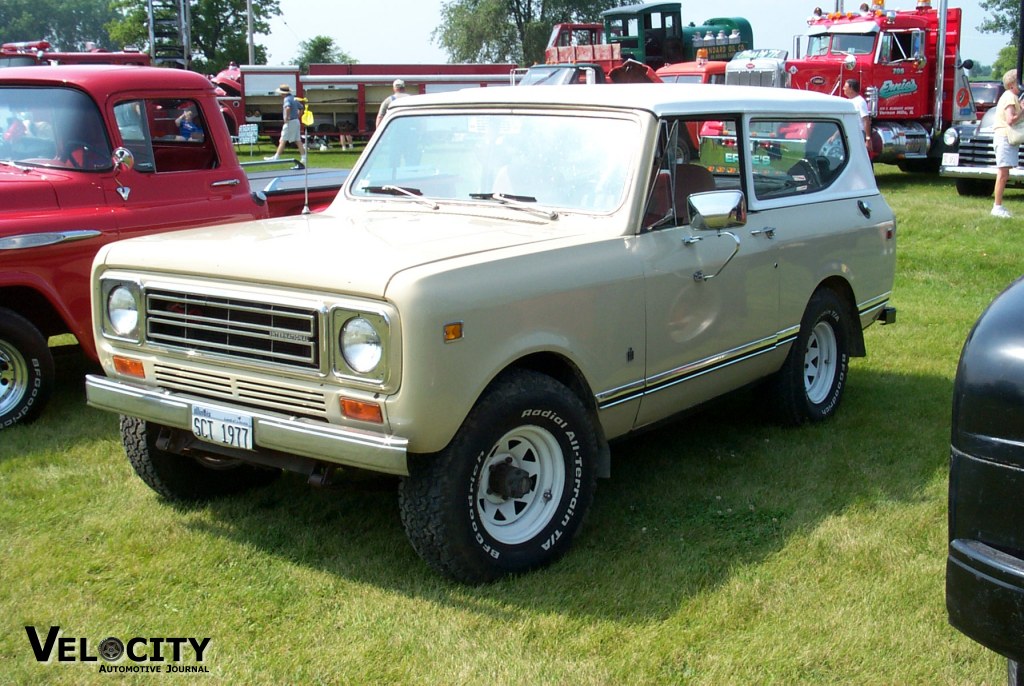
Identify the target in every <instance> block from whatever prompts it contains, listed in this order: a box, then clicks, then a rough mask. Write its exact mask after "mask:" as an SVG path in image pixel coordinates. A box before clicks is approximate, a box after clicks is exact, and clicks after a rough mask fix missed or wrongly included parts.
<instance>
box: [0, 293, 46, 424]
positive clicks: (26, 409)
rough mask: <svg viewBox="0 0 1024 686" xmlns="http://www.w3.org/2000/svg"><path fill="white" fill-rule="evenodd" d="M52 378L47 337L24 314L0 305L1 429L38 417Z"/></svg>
mask: <svg viewBox="0 0 1024 686" xmlns="http://www.w3.org/2000/svg"><path fill="white" fill-rule="evenodd" d="M53 377H54V374H53V356H52V355H51V354H50V348H49V346H48V345H47V344H46V338H44V337H43V335H42V334H41V333H39V330H38V329H36V327H35V326H33V325H32V323H31V322H29V321H28V320H27V319H25V318H24V317H22V316H21V315H19V314H16V313H14V312H12V311H11V310H8V309H4V308H0V429H6V428H9V427H11V426H14V425H15V424H27V423H29V422H31V421H32V420H34V419H35V418H36V417H38V416H39V413H40V412H42V410H43V406H44V405H46V401H47V399H49V397H50V391H51V390H52V389H53Z"/></svg>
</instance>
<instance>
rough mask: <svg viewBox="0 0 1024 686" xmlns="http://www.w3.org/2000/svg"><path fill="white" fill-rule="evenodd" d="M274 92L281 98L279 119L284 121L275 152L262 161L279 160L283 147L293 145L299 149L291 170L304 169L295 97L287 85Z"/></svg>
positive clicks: (304, 154) (304, 158) (304, 157)
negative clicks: (296, 162) (297, 160)
mask: <svg viewBox="0 0 1024 686" xmlns="http://www.w3.org/2000/svg"><path fill="white" fill-rule="evenodd" d="M274 92H275V93H276V94H277V95H280V96H283V100H282V108H283V110H282V117H281V119H282V120H283V121H284V125H283V126H282V127H281V140H280V141H279V142H278V144H277V151H276V152H274V154H273V155H271V156H270V157H265V158H263V159H265V160H267V161H268V162H273V161H276V160H279V159H281V153H282V152H284V146H286V145H287V144H288V143H295V145H296V147H298V149H299V163H298V164H296V165H295V167H293V168H294V169H305V167H306V146H304V145H303V144H302V137H301V136H300V135H299V117H300V116H301V115H302V113H301V112H300V111H299V105H298V103H297V102H296V101H295V96H294V95H293V94H292V89H291V86H289V85H288V84H286V83H282V84H281V85H280V86H278V88H277V90H276V91H274Z"/></svg>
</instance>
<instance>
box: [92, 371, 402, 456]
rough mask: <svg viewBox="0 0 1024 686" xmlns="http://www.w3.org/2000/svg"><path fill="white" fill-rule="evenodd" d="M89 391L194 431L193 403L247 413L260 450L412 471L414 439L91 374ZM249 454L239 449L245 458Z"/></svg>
mask: <svg viewBox="0 0 1024 686" xmlns="http://www.w3.org/2000/svg"><path fill="white" fill-rule="evenodd" d="M85 394H86V400H87V401H88V403H89V404H90V405H92V406H93V407H97V408H99V409H101V410H109V411H111V412H116V413H118V414H123V415H128V416H130V417H138V418H140V419H145V420H146V421H150V422H154V423H156V424H159V425H161V426H167V427H171V428H175V429H181V430H183V431H188V432H190V431H191V426H192V406H193V404H196V403H197V404H201V405H203V406H205V407H213V408H214V409H219V410H222V411H224V412H243V413H244V414H246V415H249V416H251V417H252V423H253V436H254V444H255V445H256V446H258V447H259V448H262V449H266V450H269V451H275V452H280V453H285V454H290V455H298V456H302V457H307V458H312V459H314V460H321V461H324V462H329V463H332V464H338V465H343V466H347V467H357V468H360V469H367V470H371V471H375V472H382V473H386V474H398V475H401V476H406V475H408V473H409V470H408V466H407V462H406V456H407V448H408V444H409V441H408V439H405V438H401V437H398V436H389V435H386V434H379V433H373V432H370V431H361V430H358V429H352V428H346V427H339V426H334V425H331V424H326V423H323V422H316V421H312V420H306V419H300V418H296V417H289V416H286V415H278V414H273V413H270V412H265V411H255V410H249V409H242V408H239V407H236V406H230V405H225V404H218V403H216V402H209V401H207V400H205V399H199V398H195V399H193V398H190V397H189V396H187V395H185V394H182V393H171V392H169V391H162V390H155V389H152V388H148V387H144V386H137V385H134V384H130V383H127V382H124V381H118V380H115V379H110V378H107V377H104V376H96V375H91V374H90V375H89V376H87V377H86V380H85ZM244 453H245V451H239V457H240V458H241V459H243V460H244V459H245V454H244Z"/></svg>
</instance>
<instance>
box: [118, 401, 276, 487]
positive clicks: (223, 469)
mask: <svg viewBox="0 0 1024 686" xmlns="http://www.w3.org/2000/svg"><path fill="white" fill-rule="evenodd" d="M161 430H164V431H169V429H162V427H160V426H159V425H157V424H152V423H150V422H147V421H145V420H142V419H138V418H136V417H125V416H124V415H122V416H121V442H122V444H124V450H125V453H127V455H128V461H129V462H130V463H131V465H132V468H133V469H134V470H135V473H136V474H138V475H139V476H140V477H141V478H142V480H143V481H145V482H146V485H147V486H149V487H150V488H152V489H153V490H154V491H156V492H157V493H159V494H160V495H162V496H163V497H164V498H167V499H168V500H209V499H210V498H216V497H217V496H222V495H230V494H232V493H241V492H242V491H247V490H250V489H252V488H257V487H259V486H265V485H267V484H269V483H271V482H273V481H274V480H275V479H277V477H278V476H280V474H281V472H280V470H278V469H265V468H262V467H253V466H252V465H248V464H245V463H243V462H239V461H238V460H233V459H229V458H220V457H213V456H196V457H192V456H185V455H178V454H175V453H170V452H167V451H165V450H161V449H160V448H158V447H157V438H158V437H159V435H160V431H161Z"/></svg>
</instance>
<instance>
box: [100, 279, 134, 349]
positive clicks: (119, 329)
mask: <svg viewBox="0 0 1024 686" xmlns="http://www.w3.org/2000/svg"><path fill="white" fill-rule="evenodd" d="M107 316H108V317H109V318H110V326H111V327H112V328H113V331H114V333H115V334H117V335H118V336H126V337H128V336H134V335H135V333H136V328H137V327H138V325H139V304H138V303H137V302H136V301H135V295H134V294H133V293H132V292H131V290H130V289H128V288H125V287H124V286H117V287H115V288H114V289H112V290H111V291H110V294H109V295H108V296H107Z"/></svg>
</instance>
